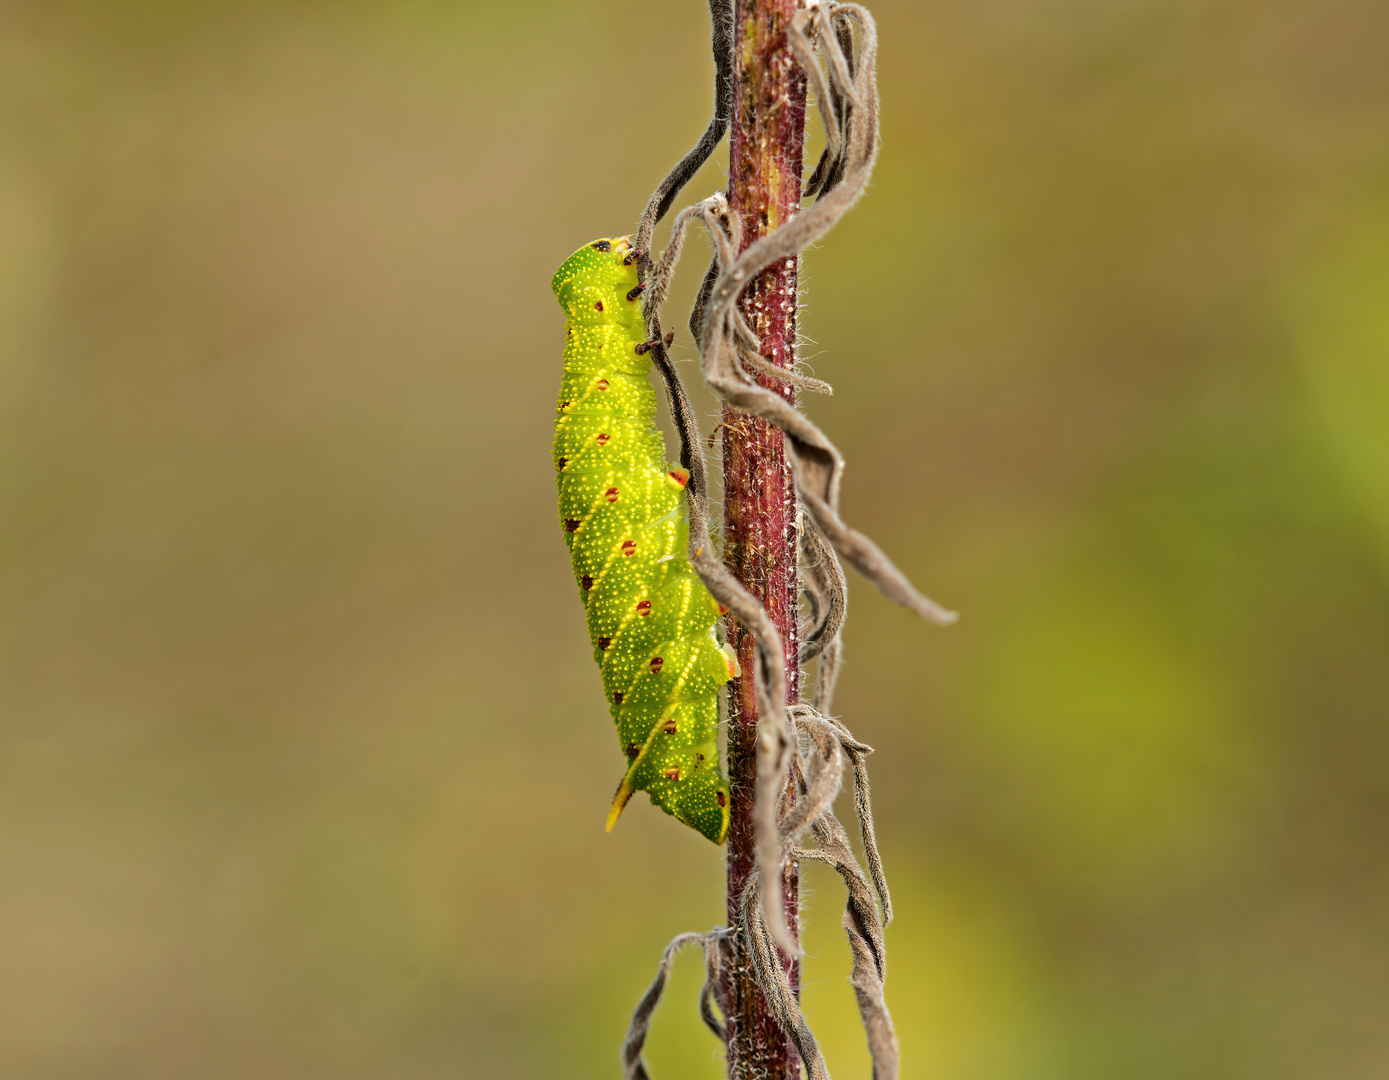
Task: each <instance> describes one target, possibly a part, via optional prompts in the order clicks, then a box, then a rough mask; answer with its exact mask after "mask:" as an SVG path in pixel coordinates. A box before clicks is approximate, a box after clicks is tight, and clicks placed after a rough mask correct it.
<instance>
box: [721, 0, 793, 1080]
mask: <svg viewBox="0 0 1389 1080" xmlns="http://www.w3.org/2000/svg"><path fill="white" fill-rule="evenodd" d="M795 8H796V5H795V0H738V2H737V5H736V11H735V14H734V20H735V21H734V57H735V63H734V82H733V115H732V116H731V117H730V121H731V129H730V137H729V188H728V201H729V205H730V206H731V207H732V209H733V212H734V213H736V214H737V215H738V216H739V217H740V218H741V219H742V225H743V247H745V248H746V247H747V246H748V245H749V244H751V243H752V242H753V241H754V240H756V239H757V238H758V237H761V236H764V235H765V234H767V233H768V232H770V231H771V230H772V229H775V228H776V227H777V226H778V225H780V224H781V223H782V222H784V221H786V220H787V219H788V218H790V217H792V216H793V215H794V214H795V213H796V212H797V210H798V209H799V207H800V192H801V155H802V150H803V147H804V141H805V77H804V75H803V74H802V73H801V71H800V68H799V67H798V66H797V65H796V63H795V60H794V58H793V56H792V54H791V50H790V48H789V47H788V45H787V40H786V25H787V23H788V22H789V21H790V19H791V17H792V14H793V13H794V11H795ZM796 304H797V260H796V259H794V258H792V259H786V260H784V261H782V262H780V263H775V264H773V265H772V266H771V267H769V268H768V269H767V270H766V271H765V272H764V273H762V274H761V275H760V276H759V277H758V278H757V279H756V280H755V281H754V282H753V283H752V284H751V285H750V286H749V287H748V289H747V290H746V292H745V293H744V296H743V300H742V302H741V305H740V306H741V308H742V311H743V313H744V315H746V316H747V319H748V322H749V324H750V325H751V326H752V328H753V330H754V331H755V332H756V334H757V335H758V338H759V340H760V341H761V349H760V351H761V354H762V355H763V356H764V357H766V358H767V359H768V360H770V361H771V362H772V363H774V364H776V365H777V366H779V367H787V366H790V364H792V363H793V362H794V359H795V351H794V350H795V341H796ZM763 384H764V385H766V386H769V387H773V388H774V389H777V390H779V391H780V392H782V393H783V394H784V395H785V396H786V397H787V399H788V400H792V399H793V397H794V392H793V391H792V390H791V388H790V387H785V386H781V385H778V384H773V383H772V382H770V381H768V380H766V379H764V380H763ZM723 423H724V426H723V429H722V431H723V467H724V545H725V546H724V554H725V558H726V560H727V562H728V564H729V566H730V567H731V568H732V570H733V572H734V573H735V574H736V575H737V576H738V579H739V580H740V581H741V582H742V583H743V584H744V585H745V586H747V588H748V589H749V590H751V592H752V593H753V595H754V596H756V597H757V598H758V599H759V600H761V601H762V604H763V606H764V607H766V609H767V611H768V613H769V614H770V615H771V617H772V620H773V622H775V623H776V626H777V629H778V630H779V631H780V633H781V636H782V640H783V642H784V643H785V646H786V668H787V684H786V693H787V701H788V704H789V703H790V702H793V701H795V700H796V698H797V693H798V690H799V674H798V671H799V669H798V665H797V660H796V654H797V647H798V645H797V640H796V610H797V578H796V497H795V486H794V483H793V481H792V477H791V469H790V466H789V465H788V463H787V461H786V455H785V452H784V449H783V444H782V435H781V432H780V431H779V430H777V429H776V428H774V427H772V426H771V425H770V424H768V423H766V422H765V421H762V420H758V419H756V418H754V417H751V416H748V415H746V414H744V413H741V412H738V411H737V410H735V409H732V408H730V407H729V406H727V405H725V406H724V408H723ZM729 638H730V640H731V641H732V642H733V644H734V647H735V648H736V649H737V652H738V662H739V664H740V665H741V666H742V675H741V676H740V677H739V678H738V679H736V680H734V682H733V683H731V684H730V689H729V727H728V769H729V780H730V788H731V793H732V806H731V820H730V823H729V830H728V917H729V925H734V924H736V922H737V918H738V904H739V898H740V897H741V896H742V892H743V887H744V885H745V884H746V882H747V879H748V876H749V874H750V873H751V872H752V869H753V865H754V857H753V852H754V843H753V827H752V800H753V791H754V789H755V786H756V768H757V764H756V763H757V754H756V737H757V720H758V716H757V697H756V694H755V693H754V692H753V683H752V679H753V671H754V670H755V667H756V665H755V662H754V656H753V640H752V637H751V635H750V634H748V633H747V632H746V631H745V630H744V629H743V627H742V625H741V624H739V623H738V622H737V621H736V620H735V619H732V618H731V617H730V620H729ZM798 885H799V882H798V877H797V873H796V868H795V864H794V863H788V864H787V866H786V867H785V869H784V872H783V879H782V887H783V889H784V891H785V896H786V916H787V922H788V923H789V925H790V927H791V930H792V932H793V933H796V932H797V923H798V918H797V916H798ZM730 947H731V949H732V952H733V956H732V957H731V959H732V963H731V964H729V965H727V966H726V968H725V970H726V971H728V972H729V974H728V976H727V978H726V979H725V981H724V983H723V986H722V996H723V1002H724V1014H725V1016H727V1018H728V1075H729V1077H730V1078H731V1080H753V1078H756V1080H763V1078H766V1080H794V1078H796V1077H799V1076H800V1059H799V1056H798V1055H797V1054H796V1051H795V1049H794V1048H793V1047H792V1046H791V1045H790V1044H789V1042H788V1041H787V1039H786V1037H785V1035H784V1034H783V1033H782V1031H781V1029H780V1027H779V1026H778V1025H777V1023H776V1021H775V1019H774V1018H773V1017H772V1015H771V1013H770V1011H769V1010H768V1008H767V1004H766V1001H765V1000H764V998H763V996H762V993H761V991H760V990H758V988H757V986H756V985H755V984H754V982H753V980H752V978H751V974H750V972H749V969H748V963H747V958H746V957H744V956H742V955H741V953H740V951H739V950H740V946H739V943H738V941H737V939H736V938H734V939H732V941H731V942H730ZM783 961H784V963H785V965H786V970H787V973H788V975H789V977H790V979H791V984H792V986H796V987H799V980H800V966H799V964H798V963H796V962H795V961H793V960H791V959H789V958H786V957H783Z"/></svg>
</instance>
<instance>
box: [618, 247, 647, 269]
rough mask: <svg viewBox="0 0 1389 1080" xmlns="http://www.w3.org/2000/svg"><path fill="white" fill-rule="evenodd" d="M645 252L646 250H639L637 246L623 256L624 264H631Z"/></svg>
mask: <svg viewBox="0 0 1389 1080" xmlns="http://www.w3.org/2000/svg"><path fill="white" fill-rule="evenodd" d="M645 254H646V252H644V251H638V250H637V249H636V248H633V249H632V250H631V251H629V252H627V254H626V255H624V256H622V265H623V266H631V265H632V264H633V263H634V262H636V261H637V260H638V259H640V258H641V257H642V256H643V255H645Z"/></svg>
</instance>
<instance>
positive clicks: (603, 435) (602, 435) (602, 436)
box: [593, 431, 612, 446]
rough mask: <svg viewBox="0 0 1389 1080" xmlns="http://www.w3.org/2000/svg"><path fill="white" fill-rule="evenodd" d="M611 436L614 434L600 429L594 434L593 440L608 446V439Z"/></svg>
mask: <svg viewBox="0 0 1389 1080" xmlns="http://www.w3.org/2000/svg"><path fill="white" fill-rule="evenodd" d="M611 438H612V436H611V435H609V434H608V433H607V432H606V431H600V432H599V433H598V434H597V435H595V436H593V441H594V442H596V443H597V444H598V445H599V446H607V445H608V440H609V439H611Z"/></svg>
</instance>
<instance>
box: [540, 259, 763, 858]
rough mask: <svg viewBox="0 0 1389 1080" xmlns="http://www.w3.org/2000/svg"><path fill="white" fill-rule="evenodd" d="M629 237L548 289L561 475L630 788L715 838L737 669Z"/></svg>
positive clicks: (620, 795)
mask: <svg viewBox="0 0 1389 1080" xmlns="http://www.w3.org/2000/svg"><path fill="white" fill-rule="evenodd" d="M633 262H634V257H633V253H632V251H631V247H630V244H629V243H628V238H627V237H616V238H613V239H610V240H597V241H594V242H593V243H591V244H587V245H585V246H584V247H581V248H580V249H579V250H578V251H576V252H574V254H573V255H571V256H570V257H569V258H568V259H566V260H565V261H564V265H563V266H561V267H560V268H559V270H557V271H556V272H555V276H554V279H553V280H552V281H551V282H550V287H551V288H552V289H553V290H554V292H555V296H556V297H557V298H558V300H559V302H560V305H561V306H562V307H563V308H564V313H565V331H564V332H565V344H564V382H563V383H562V384H561V387H560V394H559V405H558V409H557V411H556V421H555V445H554V456H555V473H556V477H557V479H558V482H559V516H560V521H561V522H562V523H563V526H564V539H565V543H567V544H568V545H569V553H570V557H571V559H572V561H573V566H574V579H575V581H576V582H578V585H579V589H580V595H581V596H582V598H583V602H584V607H585V610H586V616H587V620H588V633H589V638H590V640H591V641H592V643H593V658H594V659H595V660H596V661H597V662H598V666H599V667H600V668H601V669H602V672H603V689H604V690H605V691H606V693H607V696H608V706H609V709H610V710H611V712H612V718H613V722H614V723H615V724H616V725H617V736H618V742H619V745H621V747H622V749H623V752H624V753H625V754H626V755H627V759H628V764H627V772H626V774H625V775H624V776H623V778H622V783H621V784H620V785H619V787H618V789H617V795H616V797H615V798H614V799H613V805H612V810H611V811H610V812H609V814H608V828H609V829H611V828H612V827H613V823H614V822H615V821H616V820H617V816H618V814H620V813H621V812H622V808H623V807H624V806H625V805H626V804H627V800H628V799H630V798H631V797H632V795H633V793H635V792H638V791H645V792H647V793H648V794H649V795H650V796H651V801H652V802H653V803H655V804H656V805H657V806H659V807H660V808H661V809H662V810H664V811H665V812H666V813H668V814H671V815H673V816H674V817H676V818H678V819H679V820H681V821H683V822H684V823H685V824H686V825H689V826H690V827H691V828H693V829H696V830H698V831H699V832H701V833H703V834H704V835H705V836H707V837H708V838H709V839H710V840H712V841H714V843H716V844H720V843H722V842H723V839H724V835H725V834H726V833H727V832H728V783H727V781H725V780H724V776H723V769H722V768H721V767H720V764H719V750H718V741H717V731H718V723H719V700H718V692H719V687H721V686H722V685H723V684H724V683H726V682H727V681H728V680H729V679H730V678H732V677H733V676H734V675H736V674H737V661H736V660H735V659H734V658H733V654H732V651H731V650H729V649H728V648H727V647H726V646H720V645H719V642H718V640H717V638H716V637H715V636H714V625H715V623H716V622H717V620H718V615H719V606H718V604H717V602H716V601H715V600H714V598H713V597H712V596H710V595H709V591H708V589H706V588H705V587H704V583H703V582H702V581H700V579H699V576H698V575H697V574H696V573H695V570H694V567H693V566H691V565H690V560H689V556H688V555H687V554H686V544H687V543H688V536H689V522H688V510H687V508H686V502H685V498H684V494H683V489H684V486H685V484H686V482H687V481H688V480H689V474H688V473H686V472H685V471H684V470H683V469H681V468H680V467H679V466H678V465H672V464H668V463H666V461H665V444H664V442H663V441H662V439H661V435H660V432H658V431H657V430H656V427H655V425H654V423H653V422H652V419H653V417H654V416H655V413H656V394H655V392H654V391H653V390H652V388H651V383H650V381H649V380H648V379H647V375H648V374H649V373H650V371H651V358H650V356H649V354H648V353H649V350H648V349H647V347H646V345H645V344H643V343H644V341H645V338H646V327H645V325H644V323H643V321H642V314H641V301H640V299H639V295H640V293H641V289H640V287H639V283H638V280H637V271H636V267H635V266H634V265H633Z"/></svg>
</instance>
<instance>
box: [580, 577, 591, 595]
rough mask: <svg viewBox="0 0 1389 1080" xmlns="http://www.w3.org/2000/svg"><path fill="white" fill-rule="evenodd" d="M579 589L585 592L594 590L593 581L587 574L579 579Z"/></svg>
mask: <svg viewBox="0 0 1389 1080" xmlns="http://www.w3.org/2000/svg"><path fill="white" fill-rule="evenodd" d="M579 588H581V589H583V591H584V592H588V590H589V589H591V588H593V579H592V578H591V577H589V576H588V575H587V574H585V575H584V576H583V577H582V578H580V579H579Z"/></svg>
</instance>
